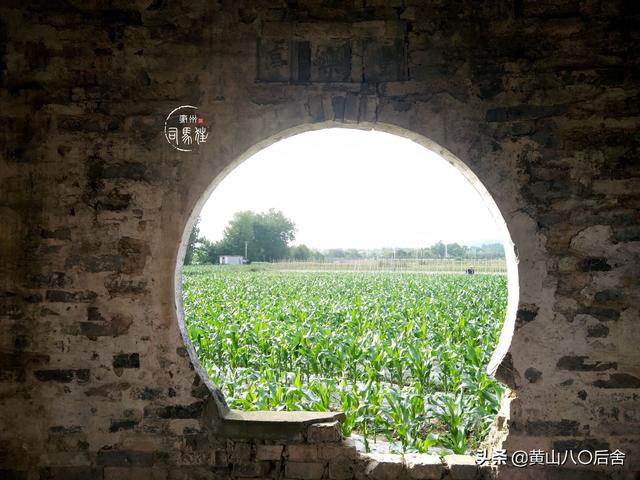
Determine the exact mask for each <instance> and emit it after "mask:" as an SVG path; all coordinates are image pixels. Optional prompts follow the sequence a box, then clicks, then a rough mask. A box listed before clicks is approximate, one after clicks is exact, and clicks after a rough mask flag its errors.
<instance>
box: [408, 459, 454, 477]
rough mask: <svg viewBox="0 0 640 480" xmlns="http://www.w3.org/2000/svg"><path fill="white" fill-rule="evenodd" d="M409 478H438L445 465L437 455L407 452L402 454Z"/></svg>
mask: <svg viewBox="0 0 640 480" xmlns="http://www.w3.org/2000/svg"><path fill="white" fill-rule="evenodd" d="M404 462H405V465H406V467H407V472H408V474H409V478H414V479H416V480H439V479H440V478H441V477H442V475H443V473H444V471H445V467H444V464H443V463H442V460H440V457H438V456H437V455H427V454H420V453H416V454H407V455H405V456H404Z"/></svg>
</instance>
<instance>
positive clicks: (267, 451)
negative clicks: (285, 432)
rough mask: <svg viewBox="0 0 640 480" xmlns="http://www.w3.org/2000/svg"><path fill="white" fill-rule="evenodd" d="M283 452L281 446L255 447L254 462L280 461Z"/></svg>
mask: <svg viewBox="0 0 640 480" xmlns="http://www.w3.org/2000/svg"><path fill="white" fill-rule="evenodd" d="M283 451H284V446H283V445H257V446H256V460H280V459H281V458H282V453H283Z"/></svg>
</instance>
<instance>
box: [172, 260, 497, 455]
mask: <svg viewBox="0 0 640 480" xmlns="http://www.w3.org/2000/svg"><path fill="white" fill-rule="evenodd" d="M506 298H507V288H506V276H503V275H425V274H422V273H407V272H381V273H376V272H372V273H370V274H366V275H365V274H362V273H357V272H289V271H286V272H283V271H273V270H262V271H251V269H249V268H247V267H244V268H236V269H225V268H224V267H216V266H196V267H185V268H184V270H183V301H184V311H185V318H186V323H187V329H188V334H189V337H190V339H191V341H192V342H193V344H194V346H195V349H196V352H197V355H198V358H199V360H200V362H201V363H202V365H203V366H204V368H205V369H206V370H207V371H208V373H209V375H210V376H211V378H212V380H213V381H214V382H215V383H216V384H217V385H218V386H219V387H220V388H221V389H222V391H223V392H224V394H225V396H226V399H227V402H228V403H229V404H230V406H231V407H232V408H236V409H243V410H313V411H334V410H342V411H344V412H345V413H346V416H347V419H346V421H345V422H344V424H343V427H342V428H343V433H344V435H345V436H349V435H350V434H351V433H352V432H357V433H358V434H359V435H361V436H362V437H363V439H364V443H365V449H369V448H370V447H371V442H373V441H374V440H375V439H379V438H386V440H387V441H389V442H391V445H392V451H393V450H395V451H402V452H432V453H434V452H436V453H443V452H455V453H464V452H466V451H469V450H472V449H474V448H476V447H477V445H478V444H479V442H480V441H481V439H482V438H483V437H484V436H485V435H486V432H487V431H488V427H489V425H490V423H491V421H492V419H493V417H494V416H495V414H496V412H497V410H498V406H499V403H500V399H501V396H502V393H503V387H502V386H501V385H500V384H499V383H498V382H497V381H495V380H494V379H492V378H490V377H489V376H488V375H487V374H486V372H485V369H486V365H487V363H488V361H489V358H490V356H491V353H492V351H493V349H494V348H495V345H496V343H497V339H498V336H499V332H500V328H501V325H502V321H503V318H504V315H505V309H506Z"/></svg>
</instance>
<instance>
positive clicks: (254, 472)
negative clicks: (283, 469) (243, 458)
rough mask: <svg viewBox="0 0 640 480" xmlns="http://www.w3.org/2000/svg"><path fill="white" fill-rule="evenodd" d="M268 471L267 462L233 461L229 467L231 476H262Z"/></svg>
mask: <svg viewBox="0 0 640 480" xmlns="http://www.w3.org/2000/svg"><path fill="white" fill-rule="evenodd" d="M268 471H269V463H268V462H247V463H234V464H233V467H232V469H231V472H232V475H233V476H235V477H242V478H253V477H262V476H263V475H264V474H266V473H267V472H268Z"/></svg>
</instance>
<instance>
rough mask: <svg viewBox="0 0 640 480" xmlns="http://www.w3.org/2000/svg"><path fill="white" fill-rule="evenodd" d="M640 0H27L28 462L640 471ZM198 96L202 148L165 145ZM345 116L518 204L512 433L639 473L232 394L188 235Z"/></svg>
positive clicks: (2, 78) (1, 232) (59, 472)
mask: <svg viewBox="0 0 640 480" xmlns="http://www.w3.org/2000/svg"><path fill="white" fill-rule="evenodd" d="M639 16H640V10H639V8H638V4H637V3H636V2H622V1H621V2H615V1H597V0H593V1H588V2H573V1H563V0H558V1H535V2H534V1H528V0H524V1H523V0H518V1H514V2H509V1H497V0H491V1H486V2H475V1H456V2H451V1H440V2H437V1H424V2H417V1H416V2H414V1H411V0H406V1H400V0H397V1H396V0H389V1H378V0H370V1H369V0H359V1H358V0H352V1H345V2H335V1H315V0H309V1H288V2H284V1H283V2H279V1H273V2H223V1H221V2H208V1H192V2H165V1H163V0H147V1H143V0H140V1H135V2H119V1H114V2H109V6H108V7H106V6H105V5H104V4H103V3H102V2H95V3H94V2H77V1H64V0H60V1H47V2H45V1H42V2H14V1H6V2H3V4H2V6H1V7H0V39H1V41H0V82H1V85H2V90H1V92H0V95H1V97H0V98H1V100H2V107H3V108H2V113H3V114H2V118H0V124H1V130H2V160H1V168H0V219H1V228H0V249H1V250H0V252H1V253H0V255H1V262H0V268H1V270H2V271H1V274H0V282H2V283H1V286H0V287H1V288H0V329H1V335H0V477H2V478H11V479H13V478H19V479H45V478H46V479H75V478H83V479H85V478H86V479H111V478H118V479H121V478H159V479H187V478H198V479H200V478H206V479H208V478H230V477H233V478H235V477H249V478H251V477H253V478H292V479H294V478H298V479H315V478H331V479H333V480H340V479H345V480H346V479H350V478H372V479H385V478H402V477H407V478H425V479H426V478H440V477H441V476H442V475H449V478H473V477H474V476H483V477H495V476H497V477H500V478H509V479H519V478H535V479H541V478H542V479H556V478H558V479H559V478H635V476H634V475H635V473H634V472H640V451H639V448H640V447H639V446H638V443H639V442H640V414H639V413H638V412H640V400H639V397H638V395H639V394H640V361H639V360H640V358H639V357H640V353H639V351H638V338H640V323H639V318H638V303H639V300H640V286H639V284H638V278H639V275H640V269H639V267H638V256H639V255H640V225H639V222H638V219H639V215H640V214H639V207H640V162H639V159H638V155H639V152H640V148H639V147H640V137H639V136H638V126H639V123H640V120H639V118H638V105H639V99H640V95H639V94H640V83H639V81H638V73H639V65H638V62H639V60H638V59H639V55H638V42H639V39H638V36H639V34H638V32H639V31H640V28H638V27H639V22H638V17H639ZM180 105H196V106H198V109H199V110H198V111H199V112H200V113H201V114H202V115H203V116H204V117H205V118H206V119H207V124H208V127H209V137H208V139H207V142H206V143H205V144H203V145H201V148H199V149H198V151H197V152H179V151H177V150H175V149H172V148H171V147H170V146H169V145H168V143H167V140H166V139H165V135H164V130H163V129H164V121H165V118H166V116H167V115H168V113H169V112H171V111H172V110H173V109H175V108H176V107H178V106H180ZM326 126H349V127H356V128H379V129H381V130H385V131H390V132H392V133H398V134H400V135H404V136H408V137H410V138H414V139H415V140H416V141H419V142H421V143H423V144H425V145H427V146H430V147H431V148H433V149H434V150H435V151H437V152H439V153H440V152H442V153H443V154H444V155H445V157H446V158H449V159H451V161H453V162H454V163H455V162H458V166H459V167H460V168H461V170H462V171H463V172H467V175H468V176H469V177H470V178H472V179H477V180H479V181H480V182H481V183H482V185H484V188H486V190H487V191H488V193H489V194H490V195H491V196H492V198H493V200H494V201H495V204H496V205H497V208H498V209H499V211H500V212H501V214H502V216H503V217H504V219H505V221H506V223H507V227H508V229H509V233H510V235H511V238H512V240H513V242H514V244H515V246H516V248H517V256H518V271H517V279H518V295H519V297H518V299H517V301H518V303H517V305H514V320H515V322H514V327H515V328H514V329H513V338H512V341H511V343H510V346H509V351H508V352H506V355H504V356H498V357H497V360H500V363H499V367H498V368H497V376H498V378H500V379H501V380H502V381H503V382H504V383H505V384H507V385H508V386H509V387H510V389H511V390H512V394H511V395H510V397H509V398H507V399H506V400H505V402H504V405H503V409H502V411H501V413H500V415H499V416H498V418H497V419H496V425H495V428H494V431H493V433H492V435H491V438H490V439H489V440H488V441H489V445H490V446H491V448H498V447H501V448H505V449H507V450H508V451H509V452H513V451H515V450H518V449H521V450H526V451H530V450H531V449H542V450H546V451H551V450H552V449H555V450H556V451H565V450H573V451H579V450H582V449H588V450H590V451H595V450H609V451H613V450H616V449H619V450H621V451H623V452H625V453H626V460H625V465H624V466H623V467H612V466H593V465H591V466H588V467H579V466H576V465H573V464H572V463H571V462H568V463H566V464H565V465H564V466H563V467H560V466H546V467H529V468H526V469H515V470H513V469H511V468H509V467H508V466H507V467H500V468H498V469H482V470H478V469H476V468H475V467H474V466H473V465H466V466H465V464H464V460H461V459H450V461H448V462H445V464H444V465H440V467H438V465H437V463H438V462H436V464H433V465H429V464H428V462H429V461H431V460H429V459H420V458H419V459H417V460H416V459H414V460H412V459H411V458H405V459H404V460H400V461H398V460H397V459H388V458H387V459H383V458H378V459H371V458H364V457H362V456H358V455H356V453H355V451H354V450H353V447H351V446H350V445H349V444H348V443H344V442H341V441H340V438H339V434H338V430H337V429H336V423H335V421H336V420H339V419H340V418H339V417H340V416H339V415H332V414H329V415H328V416H326V417H322V415H320V416H317V415H316V416H315V417H314V416H313V415H310V416H309V417H304V415H303V414H301V415H300V416H295V415H294V416H293V417H292V416H285V417H286V418H285V417H277V416H274V415H272V416H268V415H266V416H263V417H258V418H253V417H251V416H247V415H244V416H243V415H242V414H239V413H236V412H228V411H227V410H226V408H225V405H224V400H223V399H222V398H221V396H220V395H219V393H217V392H216V391H215V389H213V386H211V385H209V384H208V381H207V380H206V379H204V378H202V377H201V376H200V375H199V374H198V373H197V368H195V369H194V366H193V364H192V360H191V358H192V357H191V356H190V353H189V349H190V346H188V345H185V342H184V341H183V337H182V336H181V333H180V328H179V327H180V325H179V324H180V322H179V320H178V318H179V315H178V313H177V310H176V301H175V285H174V274H175V266H176V262H177V261H178V259H179V251H180V243H181V241H182V239H183V236H184V232H185V231H188V229H189V222H190V221H191V220H192V219H193V213H194V209H196V207H197V206H198V205H199V202H201V201H202V197H203V195H204V194H205V192H207V191H209V189H210V188H211V186H212V185H215V184H216V183H217V182H219V181H220V179H221V178H222V176H223V175H224V174H225V173H226V172H227V171H228V169H230V168H232V166H234V165H237V164H238V162H240V161H241V160H242V159H244V158H246V157H247V156H248V155H249V154H250V153H252V152H255V151H256V150H257V149H259V148H261V147H263V146H266V145H268V144H270V143H272V142H274V141H276V140H277V139H278V138H279V137H281V136H286V135H290V134H293V133H296V132H301V131H305V130H309V129H314V128H321V127H326ZM390 162H393V159H390ZM516 311H517V313H516ZM510 333H511V331H508V332H507V335H506V337H507V338H506V339H507V340H508V334H510ZM508 344H509V342H508V341H507V342H506V344H505V345H508ZM503 353H504V352H503ZM420 462H422V464H423V466H425V465H426V467H425V468H426V469H425V468H422V469H420ZM416 465H418V466H416ZM429 466H431V467H433V469H432V470H429V469H428V468H427V467H429ZM420 472H422V473H420ZM425 472H427V473H425ZM429 472H431V473H429ZM433 472H435V473H433ZM465 475H466V476H465Z"/></svg>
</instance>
